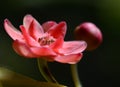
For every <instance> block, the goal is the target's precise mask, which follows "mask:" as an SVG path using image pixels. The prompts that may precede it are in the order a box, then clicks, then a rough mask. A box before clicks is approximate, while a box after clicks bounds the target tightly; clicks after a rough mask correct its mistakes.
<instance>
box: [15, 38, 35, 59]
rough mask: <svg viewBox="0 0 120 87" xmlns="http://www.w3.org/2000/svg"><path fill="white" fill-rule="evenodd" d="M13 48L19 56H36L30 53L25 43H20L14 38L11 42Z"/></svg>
mask: <svg viewBox="0 0 120 87" xmlns="http://www.w3.org/2000/svg"><path fill="white" fill-rule="evenodd" d="M13 48H14V50H15V51H16V53H18V54H19V55H21V56H24V57H28V58H29V57H30V58H32V57H36V55H35V54H33V53H32V51H31V50H30V48H29V47H28V46H27V45H26V44H25V43H21V42H19V41H18V40H15V41H14V42H13Z"/></svg>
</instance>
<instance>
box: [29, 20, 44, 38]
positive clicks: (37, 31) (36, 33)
mask: <svg viewBox="0 0 120 87" xmlns="http://www.w3.org/2000/svg"><path fill="white" fill-rule="evenodd" d="M28 32H29V34H30V35H31V36H32V37H33V38H34V39H36V40H38V38H39V37H40V36H42V34H44V32H43V30H42V27H41V28H38V26H36V21H35V20H33V21H32V22H31V24H30V27H29V30H28Z"/></svg>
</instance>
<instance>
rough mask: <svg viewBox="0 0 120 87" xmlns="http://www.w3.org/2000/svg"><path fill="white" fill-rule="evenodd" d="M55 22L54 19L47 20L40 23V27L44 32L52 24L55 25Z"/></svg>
mask: <svg viewBox="0 0 120 87" xmlns="http://www.w3.org/2000/svg"><path fill="white" fill-rule="evenodd" d="M56 24H57V23H56V22H54V21H47V22H45V23H43V24H42V27H43V29H44V32H47V31H48V30H49V29H50V28H51V27H52V26H54V25H56Z"/></svg>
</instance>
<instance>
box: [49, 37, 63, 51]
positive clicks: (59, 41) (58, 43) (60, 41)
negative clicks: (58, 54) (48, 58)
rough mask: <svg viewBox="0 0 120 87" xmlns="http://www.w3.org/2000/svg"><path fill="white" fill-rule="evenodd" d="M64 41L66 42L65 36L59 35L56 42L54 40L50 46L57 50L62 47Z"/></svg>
mask: <svg viewBox="0 0 120 87" xmlns="http://www.w3.org/2000/svg"><path fill="white" fill-rule="evenodd" d="M63 43H64V38H63V37H62V36H61V37H59V38H58V39H57V40H56V41H55V42H53V43H52V44H51V45H50V47H51V48H52V49H54V50H55V51H57V50H58V49H59V48H61V47H62V45H63Z"/></svg>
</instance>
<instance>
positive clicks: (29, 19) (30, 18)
mask: <svg viewBox="0 0 120 87" xmlns="http://www.w3.org/2000/svg"><path fill="white" fill-rule="evenodd" d="M32 21H34V22H33V24H34V25H33V26H34V28H35V29H36V30H39V31H40V32H41V33H44V31H43V29H42V26H41V25H40V24H39V22H38V21H37V20H36V19H35V18H34V17H33V16H32V15H26V16H25V17H24V19H23V25H24V27H25V29H27V30H28V29H29V27H30V25H31V22H32Z"/></svg>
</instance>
